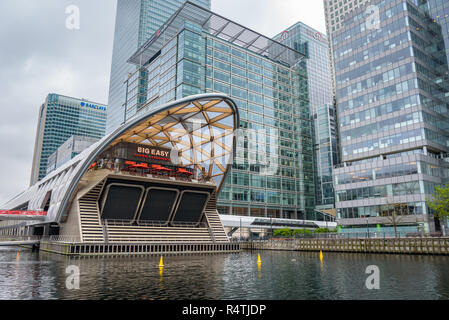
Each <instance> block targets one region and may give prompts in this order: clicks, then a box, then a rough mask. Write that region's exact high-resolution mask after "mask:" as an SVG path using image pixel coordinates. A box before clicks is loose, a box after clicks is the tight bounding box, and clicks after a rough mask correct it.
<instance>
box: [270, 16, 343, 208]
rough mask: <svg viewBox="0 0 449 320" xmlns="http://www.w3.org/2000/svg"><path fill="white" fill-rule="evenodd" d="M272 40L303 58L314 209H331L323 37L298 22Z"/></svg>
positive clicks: (333, 158)
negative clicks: (311, 134) (302, 54)
mask: <svg viewBox="0 0 449 320" xmlns="http://www.w3.org/2000/svg"><path fill="white" fill-rule="evenodd" d="M274 39H275V40H277V41H280V42H281V43H283V44H285V45H287V46H289V47H291V48H293V49H296V50H298V51H303V52H305V53H306V55H307V75H308V83H309V100H310V109H311V114H312V116H313V119H314V121H313V125H314V130H313V131H314V139H313V140H314V161H315V172H316V174H315V183H316V188H315V190H316V204H317V209H330V208H334V203H335V199H334V188H333V181H332V169H333V167H334V166H335V165H336V164H337V163H338V158H337V142H336V130H335V119H334V108H333V106H332V104H333V96H332V83H331V72H330V64H329V47H328V40H327V37H326V35H324V34H322V33H321V32H319V31H317V30H315V29H313V28H311V27H309V26H307V25H305V24H303V23H301V22H298V23H296V24H295V25H293V26H291V27H290V28H287V29H286V30H284V31H283V32H281V33H280V34H278V35H277V36H275V37H274Z"/></svg>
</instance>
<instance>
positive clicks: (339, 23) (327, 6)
mask: <svg viewBox="0 0 449 320" xmlns="http://www.w3.org/2000/svg"><path fill="white" fill-rule="evenodd" d="M370 1H371V0H323V2H324V15H325V19H326V33H327V37H328V41H329V62H330V67H331V74H332V77H331V81H332V89H333V93H334V95H335V87H336V85H335V82H334V80H335V71H334V59H333V55H334V54H333V47H332V38H333V35H334V33H336V32H337V31H338V30H340V28H342V27H343V26H344V20H345V16H346V15H347V14H348V13H351V12H353V11H354V10H355V9H358V8H360V7H361V6H363V5H365V4H366V3H369V2H370ZM365 10H366V9H365Z"/></svg>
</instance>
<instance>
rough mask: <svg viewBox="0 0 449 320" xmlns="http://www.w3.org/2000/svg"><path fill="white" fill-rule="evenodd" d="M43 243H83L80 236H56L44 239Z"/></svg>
mask: <svg viewBox="0 0 449 320" xmlns="http://www.w3.org/2000/svg"><path fill="white" fill-rule="evenodd" d="M41 241H51V242H62V243H77V242H81V238H80V236H75V235H74V236H70V235H54V236H45V237H42V240H41Z"/></svg>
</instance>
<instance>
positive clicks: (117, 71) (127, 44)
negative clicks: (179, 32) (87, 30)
mask: <svg viewBox="0 0 449 320" xmlns="http://www.w3.org/2000/svg"><path fill="white" fill-rule="evenodd" d="M192 1H193V2H195V3H197V4H199V5H200V6H203V7H206V8H210V0H192ZM184 2H185V0H120V1H117V14H116V21H115V34H114V47H113V52H112V65H111V78H110V83H109V101H108V105H109V109H108V118H107V126H106V132H107V133H110V132H112V131H113V130H114V129H116V128H117V127H119V126H120V125H121V124H122V123H123V122H124V120H125V117H124V113H125V106H124V102H125V100H127V98H126V97H127V92H126V84H125V83H126V82H127V81H128V76H129V74H133V73H134V72H135V71H136V66H135V65H133V64H130V63H127V60H128V58H129V57H130V56H131V55H132V54H133V53H134V52H135V51H136V50H137V49H138V48H139V47H140V46H141V45H142V44H143V43H144V42H145V41H146V40H148V38H150V36H152V35H153V34H155V33H157V30H158V29H159V28H160V27H161V26H162V25H163V24H164V22H165V21H166V20H167V19H168V18H169V17H170V16H171V15H172V14H173V13H175V11H176V10H177V9H178V8H179V7H180V6H181V5H182V4H183V3H184ZM146 76H147V75H146V73H145V72H144V71H142V72H141V74H140V79H139V81H140V82H141V84H140V87H139V90H140V92H139V98H138V99H139V100H140V101H141V103H142V102H144V101H146V95H145V94H146V92H145V88H146V80H147V77H146Z"/></svg>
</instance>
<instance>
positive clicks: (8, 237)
mask: <svg viewBox="0 0 449 320" xmlns="http://www.w3.org/2000/svg"><path fill="white" fill-rule="evenodd" d="M41 239H42V236H13V235H0V241H37V240H41Z"/></svg>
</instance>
